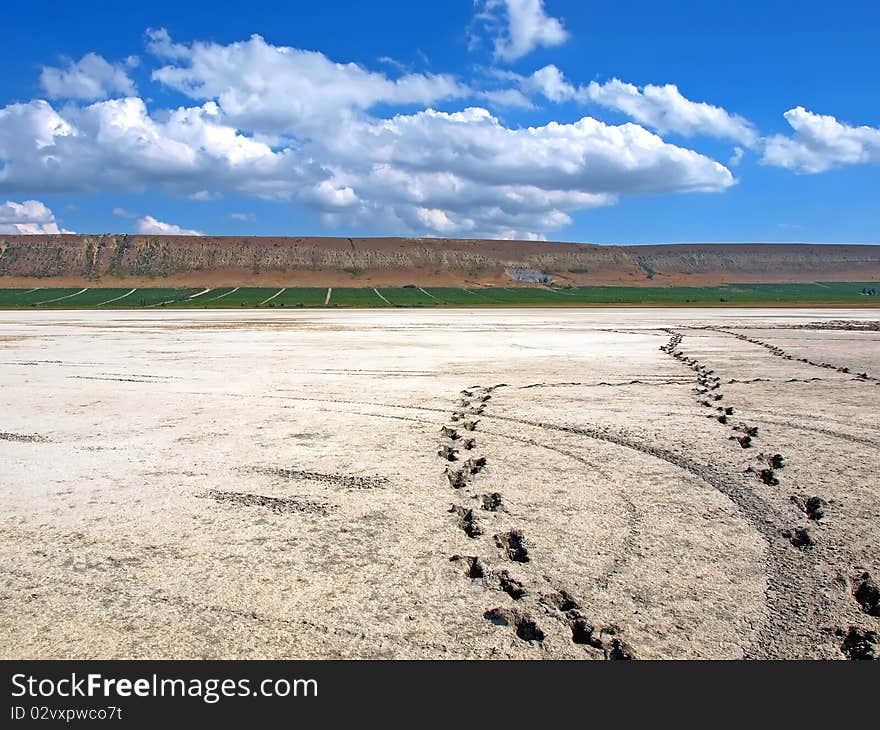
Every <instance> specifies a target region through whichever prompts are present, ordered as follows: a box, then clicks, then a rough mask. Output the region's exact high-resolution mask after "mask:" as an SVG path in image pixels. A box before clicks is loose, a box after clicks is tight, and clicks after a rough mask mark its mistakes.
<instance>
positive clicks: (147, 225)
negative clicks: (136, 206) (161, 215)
mask: <svg viewBox="0 0 880 730" xmlns="http://www.w3.org/2000/svg"><path fill="white" fill-rule="evenodd" d="M135 232H136V233H140V234H143V235H157V236H204V235H205V234H204V233H202V232H201V231H194V230H190V229H188V228H181V227H180V226H176V225H174V224H173V223H166V222H165V221H160V220H156V219H155V218H153V216H151V215H145V216H144V217H143V218H139V219H138V221H137V223H136V224H135Z"/></svg>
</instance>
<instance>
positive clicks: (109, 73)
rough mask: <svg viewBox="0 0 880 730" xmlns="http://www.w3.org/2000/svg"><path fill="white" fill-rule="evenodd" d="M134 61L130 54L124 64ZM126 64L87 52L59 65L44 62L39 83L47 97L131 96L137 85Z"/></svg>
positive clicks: (104, 97) (131, 63)
mask: <svg viewBox="0 0 880 730" xmlns="http://www.w3.org/2000/svg"><path fill="white" fill-rule="evenodd" d="M135 63H136V61H135V59H134V58H132V59H129V61H128V63H127V64H126V66H131V65H134V64H135ZM126 66H123V65H120V64H112V63H110V62H109V61H107V60H106V59H105V58H104V57H103V56H99V55H98V54H97V53H87V54H86V55H85V56H83V57H82V58H81V59H80V60H79V61H73V60H71V61H68V63H67V65H66V66H64V67H62V68H58V67H55V66H44V67H43V71H42V73H41V74H40V85H41V86H42V87H43V90H44V91H45V92H46V94H47V95H48V97H49V98H50V99H81V100H83V101H95V100H96V99H106V98H107V97H108V96H111V95H113V94H122V95H125V96H134V95H135V94H136V93H137V89H136V88H135V85H134V82H133V81H132V80H131V79H130V78H129V76H128V73H127V72H126Z"/></svg>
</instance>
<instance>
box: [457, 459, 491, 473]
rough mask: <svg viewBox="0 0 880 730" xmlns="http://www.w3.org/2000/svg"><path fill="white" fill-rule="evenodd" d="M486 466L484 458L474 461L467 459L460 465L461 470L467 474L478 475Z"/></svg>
mask: <svg viewBox="0 0 880 730" xmlns="http://www.w3.org/2000/svg"><path fill="white" fill-rule="evenodd" d="M485 466H486V457H485V456H480V457H477V458H476V459H468V460H467V461H466V462H464V464H463V465H462V467H461V468H462V469H464V470H465V471H466V472H467V473H468V474H479V473H480V472H481V471H483V468H484V467H485Z"/></svg>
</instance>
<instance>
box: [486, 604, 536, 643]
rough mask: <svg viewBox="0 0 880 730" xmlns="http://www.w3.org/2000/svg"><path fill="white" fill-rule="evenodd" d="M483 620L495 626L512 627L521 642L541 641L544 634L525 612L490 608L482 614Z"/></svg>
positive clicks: (513, 609)
mask: <svg viewBox="0 0 880 730" xmlns="http://www.w3.org/2000/svg"><path fill="white" fill-rule="evenodd" d="M483 618H486V619H488V620H489V621H491V622H492V623H493V624H495V625H496V626H513V627H514V628H515V630H516V635H517V636H518V637H519V638H520V639H522V640H523V641H543V640H544V632H543V631H541V629H540V627H539V626H538V624H536V623H535V620H534V619H533V618H532V617H531V615H530V614H528V613H526V612H525V611H519V610H517V609H515V608H501V607H500V606H498V607H497V608H490V609H489V610H488V611H486V612H485V613H484V614H483Z"/></svg>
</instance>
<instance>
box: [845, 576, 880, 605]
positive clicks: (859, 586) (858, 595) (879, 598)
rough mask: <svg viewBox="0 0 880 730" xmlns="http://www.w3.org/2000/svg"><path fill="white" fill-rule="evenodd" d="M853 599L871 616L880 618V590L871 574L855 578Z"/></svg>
mask: <svg viewBox="0 0 880 730" xmlns="http://www.w3.org/2000/svg"><path fill="white" fill-rule="evenodd" d="M852 593H853V598H855V599H856V601H858V603H859V605H860V606H861V607H862V611H864V612H865V613H866V614H868V615H869V616H880V588H878V587H877V582H876V581H875V580H874V578H873V576H872V575H871V574H870V573H867V572H865V573H862V574H861V575H857V576H856V577H855V578H853V591H852Z"/></svg>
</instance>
